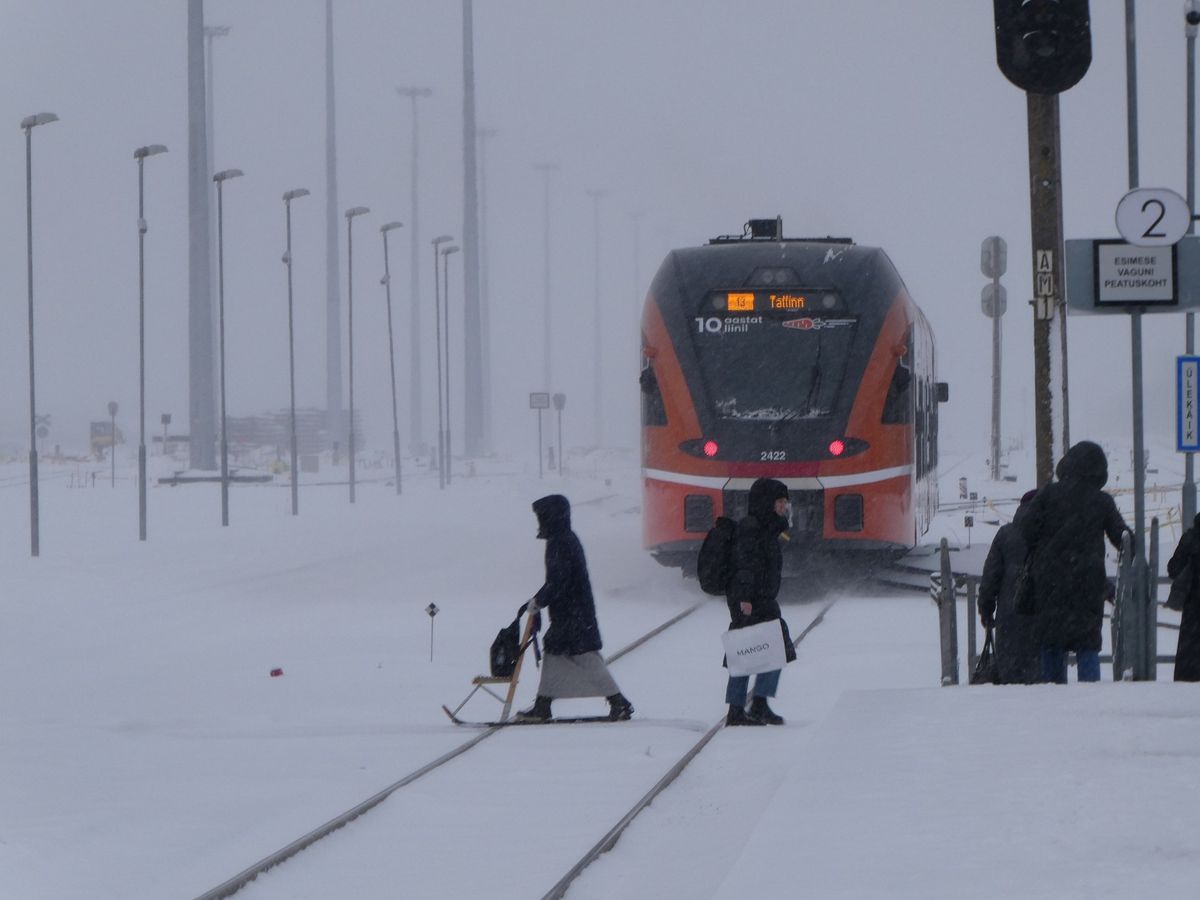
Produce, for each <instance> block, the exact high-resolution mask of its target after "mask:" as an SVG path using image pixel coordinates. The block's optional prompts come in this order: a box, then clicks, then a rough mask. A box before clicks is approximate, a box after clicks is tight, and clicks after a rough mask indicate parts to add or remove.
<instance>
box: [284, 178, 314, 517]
mask: <svg viewBox="0 0 1200 900" xmlns="http://www.w3.org/2000/svg"><path fill="white" fill-rule="evenodd" d="M308 193H309V192H308V189H307V188H296V189H295V190H291V191H288V192H287V193H286V194H284V195H283V207H284V212H285V219H286V224H287V249H286V250H284V252H283V264H284V265H285V266H287V293H288V386H289V406H288V435H289V439H290V442H291V450H292V515H293V516H295V515H299V513H300V474H299V470H298V469H297V457H298V455H299V454H298V453H297V447H296V329H295V324H294V317H293V314H292V201H293V200H295V199H297V198H298V197H307V196H308Z"/></svg>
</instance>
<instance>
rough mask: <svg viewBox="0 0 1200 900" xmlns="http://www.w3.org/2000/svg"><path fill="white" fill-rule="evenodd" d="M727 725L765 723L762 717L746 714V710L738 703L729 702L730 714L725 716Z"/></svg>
mask: <svg viewBox="0 0 1200 900" xmlns="http://www.w3.org/2000/svg"><path fill="white" fill-rule="evenodd" d="M725 724H726V725H765V724H766V723H765V722H763V721H762V720H761V719H756V718H754V717H753V716H748V715H746V710H745V709H743V708H742V707H740V706H738V705H737V704H736V703H730V704H729V715H727V716H726V717H725Z"/></svg>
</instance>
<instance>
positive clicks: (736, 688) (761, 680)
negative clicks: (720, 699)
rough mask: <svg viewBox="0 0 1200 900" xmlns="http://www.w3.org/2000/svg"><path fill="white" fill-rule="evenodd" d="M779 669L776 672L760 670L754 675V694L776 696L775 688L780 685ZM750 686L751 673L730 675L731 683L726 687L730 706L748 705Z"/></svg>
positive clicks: (727, 700) (756, 695)
mask: <svg viewBox="0 0 1200 900" xmlns="http://www.w3.org/2000/svg"><path fill="white" fill-rule="evenodd" d="M779 672H780V670H779V669H776V670H775V671H774V672H759V673H758V674H757V675H755V676H754V696H755V697H774V696H775V689H776V688H777V687H779ZM749 686H750V676H749V675H738V676H733V675H730V676H729V684H728V686H727V687H726V688H725V702H726V703H728V704H729V705H730V706H745V705H746V689H747V688H748V687H749Z"/></svg>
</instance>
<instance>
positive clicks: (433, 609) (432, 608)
mask: <svg viewBox="0 0 1200 900" xmlns="http://www.w3.org/2000/svg"><path fill="white" fill-rule="evenodd" d="M425 612H427V613H429V661H430V662H433V617H434V616H436V615H437V614H438V613H439V612H441V610H439V609H438V606H437V604H436V603H430V604H429V605H428V606H427V607H425Z"/></svg>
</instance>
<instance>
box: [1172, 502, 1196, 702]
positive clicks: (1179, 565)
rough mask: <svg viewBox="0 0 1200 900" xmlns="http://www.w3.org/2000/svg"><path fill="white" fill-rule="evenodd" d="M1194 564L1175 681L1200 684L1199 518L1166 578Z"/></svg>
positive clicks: (1177, 550) (1181, 542) (1183, 540)
mask: <svg viewBox="0 0 1200 900" xmlns="http://www.w3.org/2000/svg"><path fill="white" fill-rule="evenodd" d="M1189 562H1190V563H1191V564H1192V584H1191V589H1190V590H1189V591H1188V593H1187V597H1186V599H1184V601H1183V616H1182V618H1180V620H1179V646H1178V647H1177V648H1176V650H1175V680H1176V681H1200V578H1198V577H1197V576H1198V575H1200V516H1196V518H1195V521H1194V522H1193V523H1192V527H1191V528H1189V529H1188V530H1187V531H1185V532H1184V533H1183V537H1181V538H1180V539H1179V546H1178V547H1176V548H1175V552H1174V553H1173V554H1172V555H1171V561H1170V562H1169V563H1167V574H1168V575H1169V576H1171V578H1176V577H1178V575H1179V573H1180V572H1182V571H1183V569H1184V566H1186V565H1187V564H1188V563H1189Z"/></svg>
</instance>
